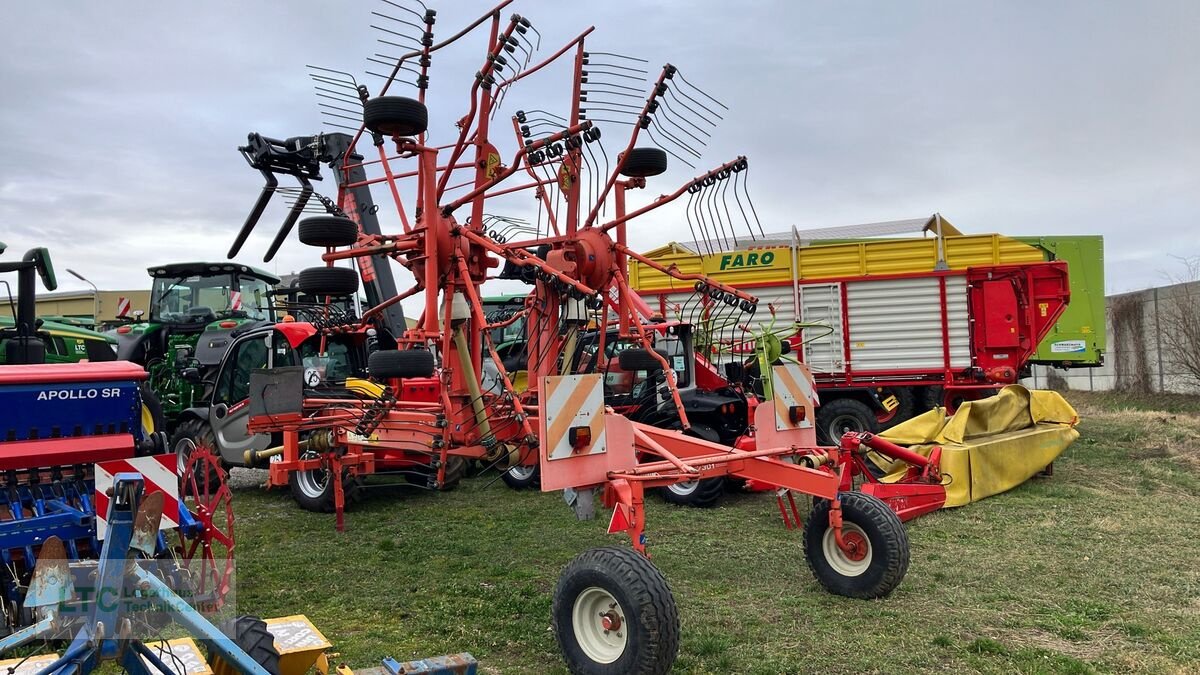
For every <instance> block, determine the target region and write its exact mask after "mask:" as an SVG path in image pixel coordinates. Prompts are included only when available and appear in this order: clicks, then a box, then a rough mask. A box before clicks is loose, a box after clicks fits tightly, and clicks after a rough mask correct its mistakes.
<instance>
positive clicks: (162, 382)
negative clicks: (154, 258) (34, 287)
mask: <svg viewBox="0 0 1200 675" xmlns="http://www.w3.org/2000/svg"><path fill="white" fill-rule="evenodd" d="M148 271H149V273H150V276H151V277H153V278H154V286H153V288H152V290H151V293H150V315H149V317H146V318H145V319H143V318H142V317H141V316H140V315H139V316H138V317H136V318H135V319H134V321H133V322H131V323H127V324H125V325H123V326H119V327H117V329H116V330H115V335H116V339H117V358H119V359H123V360H127V361H133V362H135V363H139V364H141V365H142V366H143V367H145V368H146V371H147V372H148V373H149V380H148V381H149V383H150V388H151V389H152V390H153V391H154V393H155V394H157V396H158V399H159V401H160V402H161V406H162V420H163V422H164V425H165V428H167V429H173V428H175V425H176V424H177V422H178V421H179V417H180V415H181V414H182V413H183V411H185V410H187V409H189V408H191V407H193V406H195V405H197V404H198V403H199V402H200V401H202V400H203V399H204V394H205V390H204V388H205V382H206V381H209V382H211V381H212V379H213V377H215V375H216V371H217V369H218V368H219V367H220V365H221V359H222V357H223V356H224V355H225V352H226V350H227V349H228V348H229V345H230V344H231V343H232V342H233V340H234V338H236V337H237V336H239V335H241V334H242V333H244V332H246V331H248V330H252V329H254V328H257V327H259V326H263V325H267V324H271V323H274V321H275V316H274V311H273V310H272V303H271V294H272V292H273V287H274V286H275V285H276V284H278V283H279V277H276V276H275V275H273V274H269V273H267V272H264V271H262V270H259V269H255V268H253V267H250V266H247V265H240V264H237V263H229V262H223V263H204V262H192V263H173V264H170V265H159V266H156V267H151V268H150V269H149V270H148Z"/></svg>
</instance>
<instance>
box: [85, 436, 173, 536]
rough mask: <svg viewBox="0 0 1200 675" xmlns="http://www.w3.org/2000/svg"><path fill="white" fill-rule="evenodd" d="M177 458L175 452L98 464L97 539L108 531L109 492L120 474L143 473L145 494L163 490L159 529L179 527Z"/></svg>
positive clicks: (96, 495)
mask: <svg viewBox="0 0 1200 675" xmlns="http://www.w3.org/2000/svg"><path fill="white" fill-rule="evenodd" d="M176 462H177V460H176V458H175V455H174V454H169V455H153V456H151V457H134V458H133V459H114V460H112V461H108V462H99V463H97V464H96V493H95V497H94V499H95V505H96V538H97V539H104V535H105V533H106V532H107V531H108V521H107V519H106V517H107V516H108V502H109V497H108V491H109V489H111V488H112V486H113V476H114V475H116V474H118V473H140V474H142V479H143V480H145V484H146V488H145V492H144V493H143V494H150V493H151V492H161V493H163V514H162V521H161V522H160V523H159V525H158V529H160V530H170V529H174V528H176V527H179V476H177V475H176V473H175V467H176Z"/></svg>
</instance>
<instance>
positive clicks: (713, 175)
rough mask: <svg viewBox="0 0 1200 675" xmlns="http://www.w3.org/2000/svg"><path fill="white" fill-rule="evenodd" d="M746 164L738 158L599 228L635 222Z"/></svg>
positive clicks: (605, 230)
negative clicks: (644, 215)
mask: <svg viewBox="0 0 1200 675" xmlns="http://www.w3.org/2000/svg"><path fill="white" fill-rule="evenodd" d="M745 164H746V158H745V157H738V158H737V159H734V160H731V161H728V162H725V163H724V164H722V165H721V166H718V167H717V168H715V169H713V170H712V171H709V172H708V173H706V174H704V175H703V176H699V177H697V178H694V179H692V180H691V181H688V182H687V183H686V184H685V185H683V186H681V187H680V188H679V189H678V190H676V191H674V192H672V193H671V194H669V195H662V196H660V197H659V198H658V199H656V200H654V202H653V203H652V204H649V205H647V206H643V207H642V208H640V209H638V210H636V211H631V212H629V213H627V214H625V215H624V216H621V217H620V218H617V219H616V220H610V221H608V222H607V223H605V224H603V225H600V226H599V227H600V229H601V230H602V231H604V232H607V231H609V230H611V229H613V228H614V227H616V226H618V225H620V224H621V223H624V222H628V221H630V220H633V219H634V218H637V217H638V216H640V215H642V214H644V213H647V212H649V211H653V210H654V209H657V208H658V207H660V206H663V205H665V204H669V203H671V202H673V201H675V200H676V199H679V197H680V196H682V195H683V193H685V192H696V191H697V190H699V189H700V188H701V187H702V186H703V183H704V182H706V181H709V184H710V185H711V184H712V183H711V181H715V180H717V176H718V174H721V173H727V172H736V171H741V170H742V169H739V168H738V167H743V168H744V167H745ZM617 168H618V169H620V166H618V167H617Z"/></svg>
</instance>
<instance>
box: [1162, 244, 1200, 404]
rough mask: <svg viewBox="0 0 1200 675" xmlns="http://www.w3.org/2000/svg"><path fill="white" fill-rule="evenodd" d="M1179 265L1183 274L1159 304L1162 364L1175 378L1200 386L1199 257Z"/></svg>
mask: <svg viewBox="0 0 1200 675" xmlns="http://www.w3.org/2000/svg"><path fill="white" fill-rule="evenodd" d="M1179 261H1180V262H1181V263H1182V264H1183V267H1184V270H1185V273H1184V274H1183V275H1181V276H1178V277H1175V278H1173V279H1172V281H1173V282H1174V285H1172V286H1169V287H1167V288H1166V289H1165V290H1166V296H1167V297H1165V298H1161V299H1160V301H1159V312H1160V326H1159V330H1160V331H1161V333H1162V335H1161V339H1162V349H1163V360H1164V363H1169V364H1171V365H1172V366H1174V368H1173V369H1172V370H1174V371H1175V373H1174V374H1175V375H1176V376H1177V377H1180V378H1181V379H1183V380H1185V381H1186V382H1187V383H1189V384H1192V385H1195V386H1200V256H1196V257H1191V258H1179Z"/></svg>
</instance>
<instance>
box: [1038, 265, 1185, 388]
mask: <svg viewBox="0 0 1200 675" xmlns="http://www.w3.org/2000/svg"><path fill="white" fill-rule="evenodd" d="M1106 304H1107V306H1108V309H1107V323H1108V353H1107V354H1106V355H1105V357H1104V366H1103V367H1100V368H1078V369H1074V370H1060V369H1057V368H1050V367H1047V366H1034V370H1033V376H1032V377H1030V378H1027V379H1026V380H1024V384H1026V385H1027V386H1033V387H1038V388H1047V387H1049V386H1051V385H1053V384H1054V382H1053V381H1052V380H1055V379H1059V378H1061V380H1065V381H1066V384H1067V386H1068V387H1069V388H1071V389H1075V390H1082V391H1108V390H1111V389H1122V390H1133V391H1146V392H1172V393H1182V394H1200V381H1197V378H1196V377H1193V376H1192V375H1191V374H1190V372H1189V370H1188V369H1187V367H1186V366H1185V365H1184V364H1183V363H1181V356H1182V354H1181V352H1180V349H1188V350H1189V351H1190V352H1191V353H1192V354H1196V353H1197V351H1198V350H1200V340H1192V341H1187V340H1182V339H1180V338H1181V337H1182V336H1183V335H1184V334H1185V331H1187V330H1188V327H1187V325H1185V324H1188V322H1191V323H1190V324H1189V325H1190V326H1191V327H1192V331H1193V332H1192V333H1191V334H1192V335H1196V332H1195V326H1196V325H1197V324H1196V323H1195V322H1200V281H1192V282H1188V283H1183V284H1175V285H1172V286H1163V287H1160V288H1150V289H1146V290H1144V291H1136V292H1134V293H1122V294H1120V295H1112V296H1109V297H1108V298H1107V302H1106ZM1180 342H1186V343H1187V344H1188V345H1190V347H1187V346H1186V345H1180V344H1178V343H1180Z"/></svg>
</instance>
